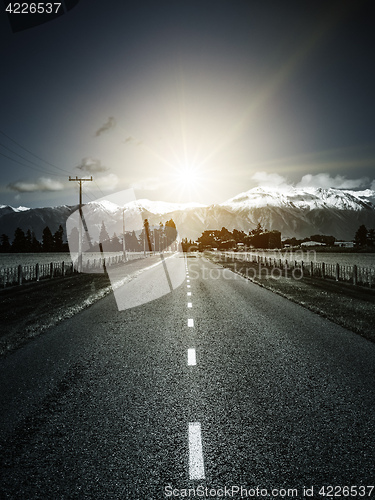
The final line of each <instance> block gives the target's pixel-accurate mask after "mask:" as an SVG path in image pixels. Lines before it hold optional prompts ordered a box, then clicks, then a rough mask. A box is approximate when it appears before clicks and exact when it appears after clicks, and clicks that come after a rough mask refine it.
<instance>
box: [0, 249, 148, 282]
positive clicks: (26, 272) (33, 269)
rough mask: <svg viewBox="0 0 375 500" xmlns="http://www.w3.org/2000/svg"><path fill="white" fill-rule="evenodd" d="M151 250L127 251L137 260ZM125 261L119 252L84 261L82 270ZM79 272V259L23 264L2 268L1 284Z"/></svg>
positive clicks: (96, 268) (93, 271) (89, 271)
mask: <svg viewBox="0 0 375 500" xmlns="http://www.w3.org/2000/svg"><path fill="white" fill-rule="evenodd" d="M150 255H151V253H150V252H146V253H144V252H127V254H126V256H127V260H135V259H140V258H144V257H148V256H150ZM122 262H124V258H123V254H122V253H121V254H117V255H113V256H108V254H106V257H104V258H100V257H99V258H92V259H87V260H84V261H83V268H82V271H83V272H85V273H91V272H92V273H95V272H99V271H101V270H103V268H104V267H108V266H113V265H116V264H120V263H122ZM73 274H78V265H77V261H75V262H50V263H46V264H39V263H37V264H33V265H22V264H19V265H18V266H13V267H2V268H0V286H1V287H3V288H5V287H8V286H17V285H22V284H24V283H29V282H30V281H40V280H45V279H53V278H59V277H60V278H61V277H65V276H72V275H73Z"/></svg>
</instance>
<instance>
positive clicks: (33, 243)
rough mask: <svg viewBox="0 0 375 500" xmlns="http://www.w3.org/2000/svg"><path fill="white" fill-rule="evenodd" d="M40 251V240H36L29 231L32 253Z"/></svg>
mask: <svg viewBox="0 0 375 500" xmlns="http://www.w3.org/2000/svg"><path fill="white" fill-rule="evenodd" d="M41 251H42V245H41V244H40V241H38V240H37V239H36V238H35V234H34V233H33V232H31V252H32V253H39V252H41Z"/></svg>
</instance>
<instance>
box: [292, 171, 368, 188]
mask: <svg viewBox="0 0 375 500" xmlns="http://www.w3.org/2000/svg"><path fill="white" fill-rule="evenodd" d="M368 183H369V179H368V178H367V177H361V178H359V179H347V178H346V177H345V176H344V175H336V177H331V176H330V174H316V175H311V174H307V175H304V176H303V177H302V179H301V181H300V182H298V183H297V184H296V187H302V188H304V187H321V188H325V189H328V188H337V189H355V188H360V187H364V186H366V185H368Z"/></svg>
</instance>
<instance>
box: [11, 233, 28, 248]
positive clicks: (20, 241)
mask: <svg viewBox="0 0 375 500" xmlns="http://www.w3.org/2000/svg"><path fill="white" fill-rule="evenodd" d="M12 252H16V253H22V252H26V236H25V233H24V232H23V231H22V229H21V228H20V227H17V229H16V230H15V232H14V239H13V243H12Z"/></svg>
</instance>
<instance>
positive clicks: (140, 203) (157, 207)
mask: <svg viewBox="0 0 375 500" xmlns="http://www.w3.org/2000/svg"><path fill="white" fill-rule="evenodd" d="M206 206H207V205H202V204H201V203H194V202H190V203H168V202H165V201H150V200H146V199H142V200H136V201H131V202H130V203H127V204H126V205H125V207H126V208H129V209H132V208H139V209H141V210H147V211H148V212H150V213H152V214H158V215H163V214H168V213H171V212H176V211H177V210H190V209H191V208H201V207H206Z"/></svg>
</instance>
